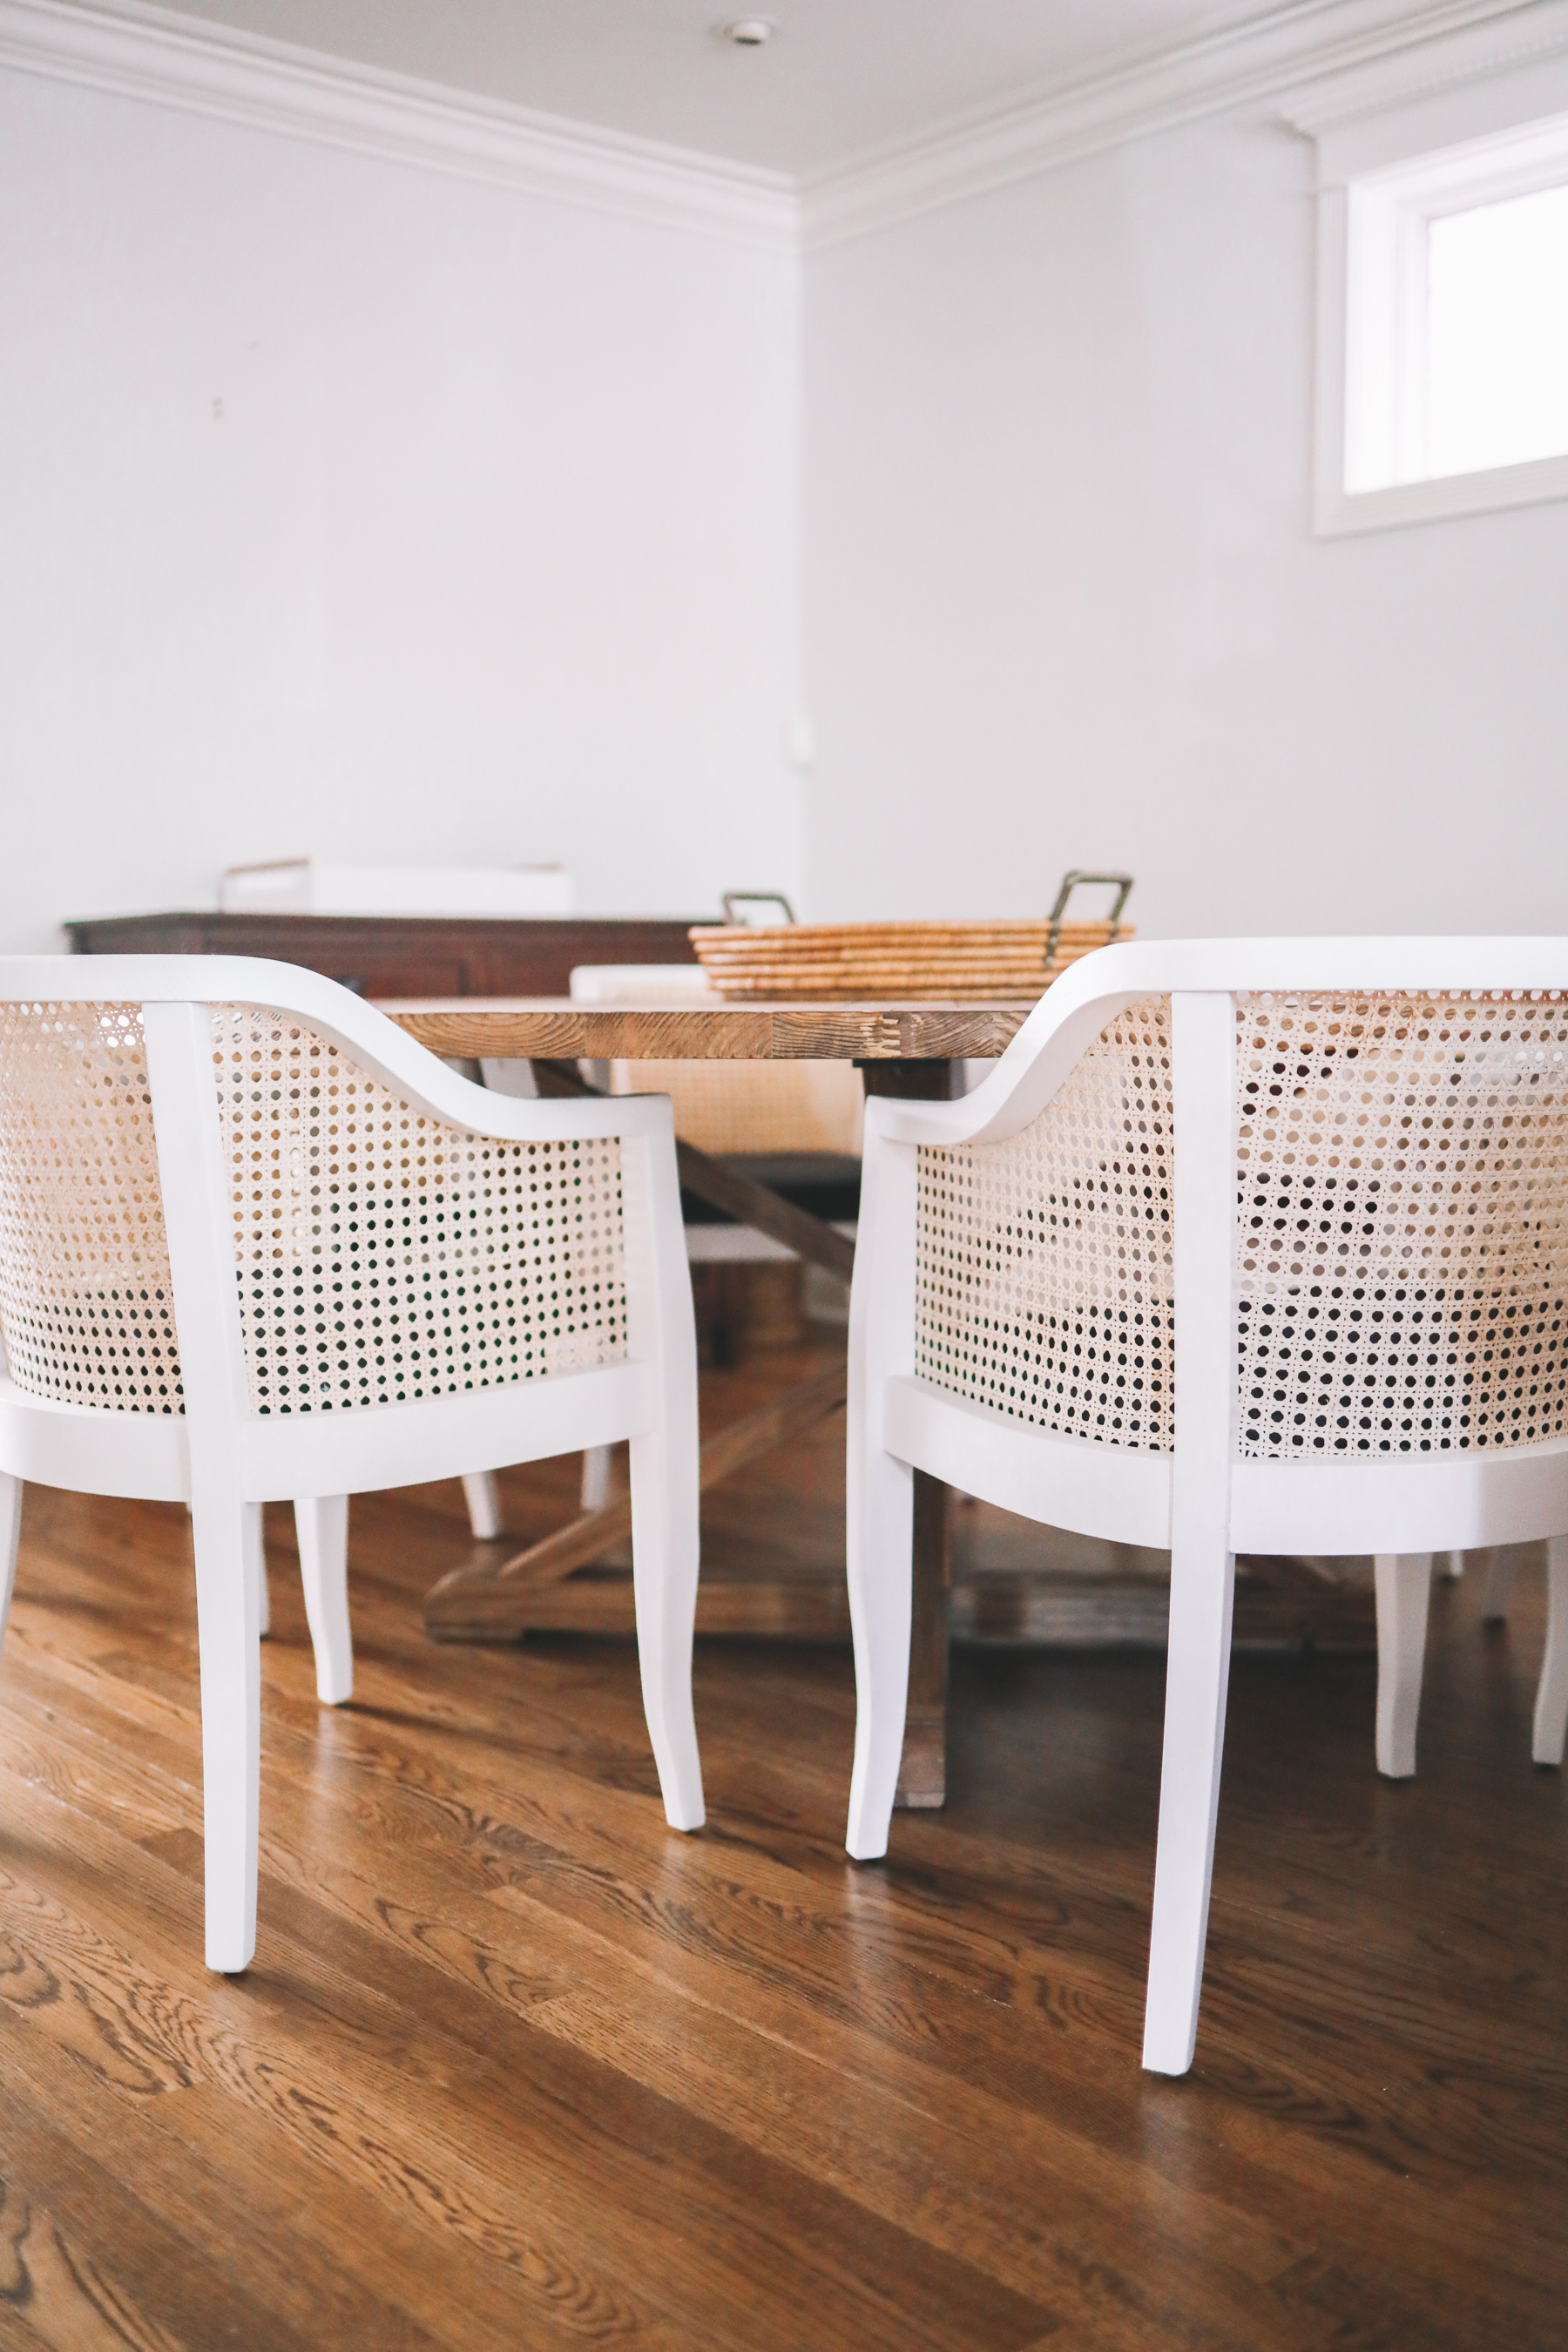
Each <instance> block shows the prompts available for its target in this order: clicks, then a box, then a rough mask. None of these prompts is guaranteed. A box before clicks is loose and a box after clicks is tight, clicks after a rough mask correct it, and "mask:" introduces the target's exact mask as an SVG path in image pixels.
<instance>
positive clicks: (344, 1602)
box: [294, 1495, 354, 1706]
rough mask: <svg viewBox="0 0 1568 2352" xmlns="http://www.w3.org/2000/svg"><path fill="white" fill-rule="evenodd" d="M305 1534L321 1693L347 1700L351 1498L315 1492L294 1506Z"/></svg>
mask: <svg viewBox="0 0 1568 2352" xmlns="http://www.w3.org/2000/svg"><path fill="white" fill-rule="evenodd" d="M294 1532H295V1534H296V1535H297V1536H298V1538H299V1539H300V1582H301V1583H302V1584H303V1586H304V1588H305V1616H306V1619H307V1621H308V1622H309V1624H310V1642H311V1646H312V1647H313V1648H314V1650H315V1653H316V1696H317V1697H318V1698H319V1699H320V1700H321V1704H322V1706H342V1703H343V1701H344V1700H345V1699H347V1698H352V1697H353V1687H354V1652H353V1636H352V1635H351V1633H350V1632H349V1498H348V1496H346V1495H315V1496H310V1498H309V1500H307V1501H305V1502H300V1503H296V1504H295V1506H294Z"/></svg>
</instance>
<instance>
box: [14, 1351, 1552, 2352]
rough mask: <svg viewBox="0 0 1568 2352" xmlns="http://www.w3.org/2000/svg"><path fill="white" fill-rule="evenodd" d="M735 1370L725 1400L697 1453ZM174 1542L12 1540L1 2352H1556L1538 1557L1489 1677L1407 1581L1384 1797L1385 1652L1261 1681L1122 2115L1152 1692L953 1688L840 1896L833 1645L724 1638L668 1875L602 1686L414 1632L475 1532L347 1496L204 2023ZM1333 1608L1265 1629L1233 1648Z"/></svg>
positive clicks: (541, 1514) (276, 1606)
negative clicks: (346, 1535)
mask: <svg viewBox="0 0 1568 2352" xmlns="http://www.w3.org/2000/svg"><path fill="white" fill-rule="evenodd" d="M764 1370H765V1368H764V1367H763V1366H760V1365H755V1364H754V1365H752V1366H749V1367H746V1368H743V1369H742V1370H741V1371H738V1372H735V1373H716V1374H705V1375H704V1379H705V1382H706V1395H705V1409H708V1410H709V1417H710V1422H712V1423H714V1425H717V1426H721V1425H722V1423H724V1421H725V1420H726V1419H727V1418H729V1419H739V1418H742V1416H743V1412H745V1411H750V1410H752V1409H754V1407H755V1405H756V1404H757V1402H764V1401H765V1399H762V1398H760V1397H759V1383H761V1382H762V1381H763V1377H764ZM799 1370H800V1366H799V1364H798V1363H796V1362H794V1361H791V1362H789V1363H787V1364H785V1365H784V1366H782V1367H780V1368H779V1372H778V1378H779V1380H780V1381H781V1383H782V1382H783V1381H785V1380H788V1381H793V1380H795V1378H796V1377H797V1376H798V1373H799ZM837 1436H838V1433H837V1432H836V1430H835V1428H834V1425H833V1424H832V1423H826V1424H825V1425H822V1426H821V1427H820V1428H819V1433H818V1434H817V1436H816V1437H815V1438H812V1437H810V1436H807V1437H806V1438H804V1439H803V1440H802V1441H801V1442H800V1444H799V1446H798V1448H797V1450H796V1451H795V1453H794V1454H790V1455H787V1456H786V1455H784V1454H773V1455H770V1456H768V1457H766V1458H765V1459H761V1460H757V1461H754V1462H752V1463H751V1464H748V1465H744V1466H742V1468H741V1469H739V1470H738V1471H737V1472H736V1473H735V1474H734V1475H733V1476H732V1477H731V1479H729V1480H727V1481H725V1482H724V1484H723V1485H721V1486H719V1487H717V1488H716V1489H714V1490H713V1499H714V1503H715V1507H716V1511H717V1516H716V1517H715V1518H714V1520H713V1523H712V1524H711V1526H710V1528H709V1529H708V1530H707V1540H708V1545H709V1550H710V1554H711V1556H712V1565H713V1567H714V1568H715V1570H721V1571H722V1573H723V1575H724V1576H725V1577H726V1578H729V1579H731V1580H734V1581H736V1582H740V1581H742V1580H743V1577H744V1573H745V1571H746V1570H748V1568H752V1569H754V1570H756V1571H757V1572H758V1574H759V1575H768V1574H772V1573H773V1571H774V1570H776V1568H777V1566H778V1564H779V1562H780V1561H781V1560H783V1559H786V1558H787V1557H788V1556H789V1555H790V1554H791V1552H792V1549H795V1550H800V1551H803V1552H804V1551H805V1550H806V1549H809V1547H810V1544H811V1542H812V1541H813V1540H815V1539H816V1536H817V1535H819V1534H820V1531H821V1529H822V1528H825V1527H828V1526H831V1525H833V1524H835V1523H836V1519H835V1515H836V1514H837V1513H838V1512H840V1511H841V1499H840V1497H839V1495H838V1493H837V1490H836V1489H835V1487H834V1486H833V1484H832V1482H833V1480H834V1479H835V1478H840V1479H841V1477H842V1448H841V1445H840V1444H838V1442H837ZM576 1475H577V1464H576V1463H575V1461H574V1460H565V1461H562V1462H560V1463H545V1464H540V1465H533V1466H532V1467H531V1468H530V1469H528V1470H527V1471H517V1472H510V1473H508V1474H506V1475H505V1476H504V1478H503V1482H502V1483H503V1501H504V1507H505V1511H506V1515H507V1520H508V1524H509V1526H511V1527H513V1528H515V1529H516V1530H517V1533H518V1535H519V1537H520V1538H525V1537H526V1536H527V1535H529V1534H531V1533H533V1532H535V1531H537V1532H539V1533H541V1534H542V1533H543V1532H545V1531H547V1530H548V1528H550V1527H551V1526H552V1525H554V1524H558V1523H559V1521H560V1519H561V1518H562V1517H564V1516H565V1515H566V1513H567V1512H568V1511H569V1509H570V1507H571V1497H572V1495H573V1492H574V1485H575V1479H576ZM720 1505H722V1509H721V1510H719V1509H718V1506H720ZM1005 1533H1006V1530H1005V1528H1003V1527H1002V1526H1001V1525H1000V1524H999V1523H997V1522H994V1521H993V1520H992V1519H991V1518H990V1517H988V1516H986V1515H985V1514H984V1508H983V1507H980V1506H974V1505H961V1506H959V1507H957V1509H956V1512H955V1515H954V1536H953V1555H954V1563H955V1575H956V1585H955V1591H957V1592H959V1593H962V1591H963V1589H964V1584H965V1580H966V1578H972V1577H973V1574H974V1573H975V1572H976V1570H977V1569H978V1570H981V1571H984V1567H985V1563H986V1561H987V1560H990V1561H992V1562H994V1564H995V1572H996V1573H997V1574H998V1575H1002V1574H1010V1573H1011V1572H1012V1570H1011V1568H1010V1567H1009V1566H1008V1563H1009V1561H1015V1560H1016V1556H1015V1554H1014V1553H1012V1552H1010V1551H1009V1550H1008V1549H1007V1545H1006V1543H1005V1542H1004V1540H1003V1538H1004V1537H1005ZM189 1540H190V1539H189V1527H188V1522H187V1520H186V1517H185V1514H184V1511H183V1510H182V1509H179V1508H177V1507H170V1506H164V1505H157V1504H130V1505H127V1504H118V1503H110V1502H104V1501H98V1500H94V1499H92V1498H90V1497H77V1496H68V1495H62V1494H58V1493H51V1492H49V1491H48V1490H45V1489H30V1490H29V1492H28V1495H27V1498H26V1510H25V1513H24V1522H23V1550H22V1559H21V1565H20V1570H19V1574H18V1581H17V1598H16V1605H15V1609H14V1612H13V1622H12V1627H11V1631H10V1633H9V1635H8V1637H7V1643H6V1647H5V1653H4V1656H3V1657H0V1873H3V1874H4V1880H3V1884H0V1934H3V1937H4V1942H3V1945H0V2180H3V2181H4V2183H5V2195H4V2201H3V2202H0V2343H4V2344H5V2345H6V2346H10V2345H12V2344H16V2345H21V2346H26V2347H27V2352H36V2347H37V2346H38V2345H40V2344H43V2345H52V2346H56V2347H62V2348H63V2352H74V2347H79V2346H86V2347H91V2352H97V2347H98V2346H99V2345H100V2344H101V2345H103V2346H105V2347H108V2346H110V2345H115V2346H123V2345H132V2346H137V2347H147V2348H148V2352H165V2347H169V2346H173V2347H183V2352H213V2347H226V2346H230V2345H232V2346H234V2347H237V2352H303V2347H313V2352H319V2347H336V2346H340V2345H341V2346H345V2347H358V2346H360V2345H365V2346H374V2347H377V2352H381V2347H394V2352H437V2347H453V2352H458V2347H461V2352H491V2347H494V2348H495V2352H500V2347H508V2352H511V2347H516V2346H518V2345H524V2344H526V2345H529V2346H533V2345H536V2344H537V2345H540V2346H543V2347H556V2346H561V2347H565V2346H579V2347H586V2346H590V2345H591V2346H595V2347H599V2346H605V2345H608V2344H616V2345H619V2344H625V2345H626V2346H628V2347H650V2348H651V2352H734V2347H737V2346H741V2345H744V2346H746V2347H752V2346H756V2347H760V2352H800V2347H805V2346H810V2347H814V2352H815V2347H818V2346H821V2347H826V2352H839V2347H845V2352H848V2347H860V2346H867V2347H872V2352H884V2347H886V2352H895V2347H896V2352H927V2347H930V2352H989V2347H997V2352H1026V2347H1035V2346H1044V2345H1059V2346H1061V2347H1069V2346H1070V2347H1073V2352H1078V2347H1080V2346H1082V2347H1091V2352H1100V2347H1105V2352H1110V2347H1116V2352H1121V2347H1159V2352H1167V2347H1171V2348H1172V2352H1200V2347H1201V2352H1331V2347H1346V2346H1361V2347H1368V2352H1371V2347H1389V2348H1390V2352H1405V2347H1421V2352H1428V2347H1433V2352H1494V2347H1497V2346H1500V2345H1507V2346H1521V2347H1524V2346H1528V2347H1531V2352H1560V2347H1568V2246H1565V2242H1564V2231H1563V2219H1562V2216H1563V2210H1564V2199H1565V2194H1568V2044H1565V2041H1564V2033H1563V2017H1564V2015H1565V2014H1568V1910H1565V1908H1564V1906H1563V1904H1562V1902H1561V1900H1560V1899H1559V1890H1560V1888H1561V1885H1562V1883H1563V1872H1564V1867H1565V1865H1568V1789H1565V1786H1564V1776H1563V1775H1561V1774H1556V1773H1548V1772H1542V1771H1538V1770H1536V1769H1534V1768H1532V1767H1531V1764H1530V1761H1529V1725H1530V1713H1531V1700H1532V1690H1533V1679H1534V1675H1535V1671H1536V1667H1537V1664H1538V1663H1539V1657H1540V1648H1541V1642H1542V1624H1543V1606H1542V1580H1541V1576H1540V1573H1539V1570H1538V1568H1537V1567H1534V1566H1531V1567H1530V1568H1527V1570H1525V1571H1524V1572H1522V1573H1521V1576H1520V1578H1519V1580H1518V1583H1517V1585H1516V1588H1515V1600H1514V1607H1513V1614H1512V1618H1511V1620H1510V1623H1509V1624H1508V1625H1506V1626H1504V1627H1495V1628H1488V1627H1485V1626H1483V1624H1482V1623H1481V1622H1480V1619H1481V1602H1482V1592H1481V1582H1482V1580H1481V1579H1480V1578H1479V1576H1477V1575H1475V1574H1473V1573H1472V1574H1470V1575H1468V1576H1467V1577H1466V1578H1465V1579H1464V1580H1461V1581H1460V1582H1459V1583H1458V1584H1457V1585H1451V1586H1450V1585H1447V1584H1440V1585H1439V1586H1438V1588H1437V1590H1436V1591H1435V1593H1434V1596H1433V1604H1432V1633H1431V1643H1430V1652H1429V1658H1428V1667H1427V1695H1426V1704H1425V1706H1424V1709H1423V1716H1422V1725H1421V1739H1420V1750H1419V1759H1420V1771H1419V1774H1418V1777H1417V1778H1416V1780H1414V1781H1413V1782H1409V1783H1406V1784H1401V1785H1398V1786H1394V1785H1393V1784H1390V1783H1386V1782H1380V1781H1379V1780H1377V1778H1376V1776H1375V1774H1374V1772H1373V1768H1372V1723H1373V1685H1374V1675H1373V1664H1372V1661H1371V1660H1370V1659H1369V1658H1366V1657H1364V1656H1338V1657H1325V1656H1323V1655H1321V1654H1310V1653H1308V1654H1303V1653H1301V1652H1300V1650H1298V1651H1296V1652H1294V1653H1291V1654H1282V1653H1276V1654H1267V1653H1263V1652H1248V1651H1247V1650H1245V1649H1242V1650H1238V1652H1237V1657H1236V1659H1235V1662H1234V1664H1233V1669H1232V1675H1231V1696H1230V1711H1229V1724H1228V1728H1227V1736H1226V1775H1225V1782H1224V1788H1223V1791H1222V1796H1221V1801H1220V1817H1219V1837H1218V1846H1217V1852H1216V1858H1215V1884H1214V1900H1213V1909H1212V1915H1211V1942H1210V1953H1209V1963H1208V1972H1207V1979H1206V1983H1205V1999H1204V2010H1203V2015H1202V2019H1201V2021H1200V2026H1199V2039H1198V2059H1197V2064H1196V2067H1195V2069H1194V2073H1193V2074H1192V2075H1191V2076H1190V2077H1188V2078H1187V2079H1186V2080H1185V2081H1184V2082H1180V2083H1166V2082H1156V2081H1154V2080H1153V2079H1152V2078H1151V2077H1149V2076H1145V2075H1144V2074H1142V2072H1141V2070H1140V2068H1139V2065H1138V2046H1139V2022H1140V2008H1141V1999H1142V1970H1143V1966H1144V1960H1145V1956H1146V1949H1147V1937H1148V1906H1149V1892H1150V1884H1151V1878H1152V1859H1153V1827H1154V1815H1155V1805H1156V1801H1157V1793H1158V1769H1159V1754H1160V1740H1161V1725H1162V1715H1163V1662H1162V1660H1161V1659H1160V1658H1159V1657H1158V1656H1157V1655H1153V1654H1150V1655H1140V1654H1135V1653H1122V1654H1101V1655H1099V1656H1086V1655H1082V1654H1077V1655H1070V1654H1040V1653H1030V1652H1024V1651H1018V1650H1008V1649H973V1648H971V1649H964V1648H960V1649H958V1650H957V1651H956V1652H955V1653H954V1656H953V1661H952V1683H951V1704H950V1738H949V1748H948V1759H947V1804H946V1808H945V1810H944V1811H942V1812H941V1813H936V1812H920V1811H907V1812H901V1813H900V1814H899V1815H898V1816H897V1818H896V1820H895V1822H894V1829H893V1838H892V1843H891V1848H890V1851H889V1858H888V1860H887V1862H886V1863H885V1864H876V1865H869V1866H864V1867H856V1866H853V1865H850V1864H848V1863H847V1861H846V1858H845V1856H844V1853H843V1847H842V1838H843V1831H844V1815H845V1805H846V1801H847V1784H848V1772H849V1762H850V1752H851V1745H852V1738H853V1691H852V1684H851V1675H850V1671H849V1664H848V1660H847V1655H846V1654H843V1653H841V1652H834V1651H831V1650H826V1649H823V1648H820V1647H818V1648H811V1647H805V1646H800V1647H795V1646H787V1645H763V1644H742V1643H731V1642H724V1641H721V1642H715V1643H704V1644H700V1648H699V1656H698V1664H697V1706H698V1722H699V1727H700V1733H701V1737H702V1742H703V1764H704V1774H705V1781H706V1787H707V1794H708V1802H709V1811H710V1826H709V1828H708V1829H707V1830H706V1831H704V1832H702V1833H701V1834H700V1836H698V1837H696V1838H691V1839H682V1838H679V1837H678V1836H676V1835H675V1834H674V1833H672V1832H669V1831H668V1830H667V1828H666V1827H665V1824H664V1822H663V1819H662V1815H661V1812H660V1811H659V1807H658V1797H657V1793H656V1783H655V1777H654V1773H653V1769H652V1761H651V1759H650V1757H649V1755H648V1752H647V1738H646V1732H645V1730H644V1727H643V1723H642V1717H641V1704H640V1696H639V1693H638V1688H637V1662H636V1655H635V1652H634V1650H633V1648H632V1645H631V1644H630V1643H618V1644H617V1643H594V1642H583V1641H581V1640H560V1641H558V1640H554V1639H536V1640H531V1642H530V1643H529V1644H528V1646H527V1647H526V1648H525V1649H523V1650H521V1651H517V1650H498V1649H489V1648H474V1649H461V1650H457V1649H450V1648H439V1649H438V1648H435V1647H433V1646H431V1645H429V1644H428V1643H426V1641H425V1638H424V1635H423V1632H422V1629H421V1625H420V1618H419V1601H420V1596H421V1594H422V1593H423V1591H425V1589H426V1587H427V1586H428V1584H429V1583H430V1582H431V1581H432V1580H434V1578H435V1576H436V1575H437V1573H438V1572H439V1570H441V1568H443V1567H445V1566H448V1565H450V1562H451V1560H452V1559H453V1558H454V1557H457V1556H460V1554H461V1552H462V1549H463V1548H464V1546H465V1543H466V1541H467V1538H466V1535H465V1521H464V1517H463V1511H462V1504H461V1498H460V1495H459V1492H458V1488H457V1487H456V1486H455V1485H454V1486H450V1487H435V1488H421V1489H414V1490H409V1491H407V1492H404V1493H395V1494H390V1495H385V1496H368V1497H363V1498H360V1499H357V1500H356V1502H355V1504H354V1506H353V1517H352V1524H351V1535H350V1562H351V1591H352V1596H353V1611H354V1630H355V1638H356V1648H357V1664H356V1686H355V1687H356V1696H355V1699H354V1701H353V1705H352V1706H349V1707H347V1708H344V1709H341V1710H335V1711H334V1710H331V1709H325V1708H322V1707H321V1706H318V1704H317V1702H316V1699H315V1696H314V1682H313V1671H312V1666H311V1661H310V1649H309V1643H308V1638H307V1635H306V1631H305V1624H304V1614H303V1607H302V1602H301V1598H300V1586H299V1579H298V1568H297V1563H296V1560H295V1558H294V1553H293V1549H292V1535H291V1528H290V1522H289V1516H288V1514H287V1513H286V1512H283V1511H279V1510H270V1509H269V1511H268V1549H269V1558H270V1560H271V1571H272V1572H271V1584H272V1601H273V1618H274V1624H275V1627H276V1632H275V1634H274V1636H273V1638H272V1639H271V1640H270V1641H268V1643H266V1644H265V1645H264V1647H263V1653H262V1677H263V1761H262V1811H261V1842H262V1855H263V1864H262V1884H261V1893H260V1904H259V1933H258V1953H257V1962H256V1966H255V1968H254V1969H252V1971H251V1972H250V1973H249V1974H248V1975H247V1977H246V1978H244V1979H239V1980H237V1981H235V1982H233V1983H230V1982H227V1981H226V1980H222V1979H216V1978H213V1977H210V1976H208V1975H207V1974H206V1972H205V1969H203V1968H202V1966H201V1958H200V1953H201V1940H200V1937H201V1896H200V1882H201V1845H200V1829H201V1776H200V1748H199V1717H198V1712H197V1689H196V1675H195V1666H196V1658H195V1612H194V1601H193V1595H192V1587H191V1563H190V1551H189ZM1020 1540H1022V1538H1020ZM1316 1581H1318V1580H1316V1579H1315V1578H1312V1577H1311V1574H1310V1570H1308V1571H1306V1572H1304V1573H1303V1574H1298V1575H1297V1576H1295V1577H1294V1578H1291V1577H1286V1578H1283V1579H1281V1578H1279V1577H1273V1578H1272V1579H1271V1580H1266V1578H1265V1576H1264V1575H1263V1574H1262V1573H1261V1572H1259V1573H1255V1574H1252V1575H1250V1576H1246V1577H1244V1579H1243V1584H1244V1587H1247V1588H1251V1589H1253V1590H1254V1591H1256V1593H1257V1596H1258V1605H1259V1607H1263V1606H1265V1605H1267V1606H1268V1607H1276V1606H1279V1607H1283V1606H1287V1605H1289V1606H1290V1607H1296V1606H1302V1607H1304V1606H1306V1605H1307V1601H1306V1598H1305V1596H1306V1593H1307V1589H1308V1585H1309V1582H1316ZM1238 1617H1239V1610H1238Z"/></svg>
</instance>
